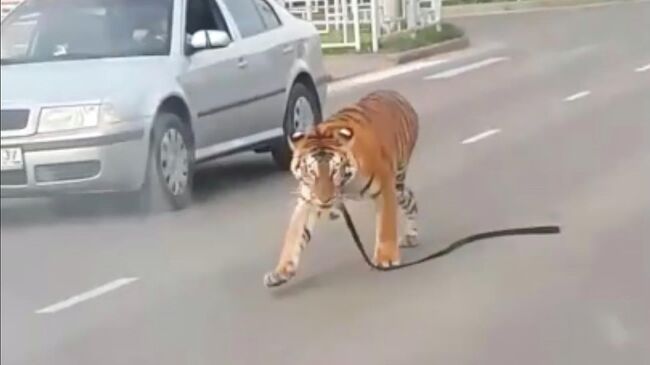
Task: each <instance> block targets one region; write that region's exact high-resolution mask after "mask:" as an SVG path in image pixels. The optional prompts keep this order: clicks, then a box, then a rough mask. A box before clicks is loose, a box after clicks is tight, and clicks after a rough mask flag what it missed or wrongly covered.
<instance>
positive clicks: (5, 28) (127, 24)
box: [1, 0, 172, 64]
mask: <svg viewBox="0 0 650 365" xmlns="http://www.w3.org/2000/svg"><path fill="white" fill-rule="evenodd" d="M171 13H172V0H28V1H26V2H25V3H24V4H23V5H21V6H19V7H18V8H17V9H16V10H15V11H14V12H12V13H11V14H9V15H8V16H7V18H6V19H4V20H3V22H2V56H1V58H2V64H16V63H33V62H53V61H61V60H79V59H88V58H105V57H132V56H156V55H165V54H168V53H169V49H170V28H171Z"/></svg>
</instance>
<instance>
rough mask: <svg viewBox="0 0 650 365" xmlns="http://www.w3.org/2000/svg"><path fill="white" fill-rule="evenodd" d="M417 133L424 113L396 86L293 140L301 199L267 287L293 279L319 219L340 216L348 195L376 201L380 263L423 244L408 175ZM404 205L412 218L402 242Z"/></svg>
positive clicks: (294, 168)
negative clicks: (400, 228) (400, 224)
mask: <svg viewBox="0 0 650 365" xmlns="http://www.w3.org/2000/svg"><path fill="white" fill-rule="evenodd" d="M418 133H419V117H418V114H417V112H416V111H415V109H414V108H413V106H412V105H411V104H410V103H409V102H408V100H407V99H406V98H405V97H404V96H403V95H401V94H400V93H399V92H397V91H393V90H383V89H382V90H377V91H374V92H371V93H369V94H367V95H365V96H364V97H362V98H361V99H359V100H357V101H356V102H355V103H352V104H350V105H348V106H346V107H343V108H342V109H340V110H338V111H337V112H336V113H334V114H333V115H332V116H330V117H329V118H327V119H326V120H324V121H323V122H321V123H318V124H316V125H315V126H313V127H312V128H311V129H309V130H307V131H297V132H295V133H293V134H291V135H290V136H289V137H288V144H289V147H290V149H291V151H292V153H293V157H292V160H291V164H290V169H291V172H292V174H293V176H294V177H295V178H296V180H297V181H298V191H297V195H298V199H297V202H296V205H295V208H294V210H293V213H292V215H291V218H290V222H289V226H288V228H287V229H286V232H285V235H284V244H283V247H282V250H281V253H280V257H279V260H278V263H277V266H276V267H275V269H274V270H273V271H270V272H268V273H267V274H265V275H264V284H265V286H267V287H276V286H280V285H282V284H284V283H286V282H288V281H289V280H290V279H291V278H293V277H294V276H295V274H296V272H297V269H298V264H299V260H300V255H301V253H302V251H303V250H304V249H305V247H306V246H307V245H308V243H309V242H310V240H311V238H312V230H313V228H314V226H315V223H316V221H317V220H318V219H319V218H321V217H323V216H326V217H329V218H330V219H337V218H338V217H339V213H340V209H341V207H342V204H343V202H344V201H345V200H357V201H359V200H368V199H369V200H372V201H374V203H375V204H374V205H375V209H376V212H377V214H376V239H375V248H374V256H373V260H374V263H375V264H376V265H378V266H380V267H391V266H394V265H399V263H400V247H415V246H417V245H418V239H417V236H418V227H417V215H418V204H417V202H416V199H415V195H414V193H413V191H412V190H411V189H410V188H409V187H408V186H407V185H406V182H405V180H406V174H407V169H408V166H409V161H410V160H411V156H412V154H413V151H414V148H415V144H416V141H417V138H418ZM398 207H399V208H400V209H401V211H402V213H403V214H404V216H405V218H406V222H405V231H406V232H405V235H404V236H403V238H402V240H401V242H400V243H399V244H398V242H397V241H398V240H397V222H398Z"/></svg>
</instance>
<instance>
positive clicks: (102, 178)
mask: <svg viewBox="0 0 650 365" xmlns="http://www.w3.org/2000/svg"><path fill="white" fill-rule="evenodd" d="M145 125H146V124H145V123H121V124H120V125H118V126H117V127H112V128H110V129H93V130H89V131H75V132H68V133H56V134H47V135H32V136H27V137H14V138H2V141H1V145H2V147H3V148H6V147H18V148H20V149H21V150H22V154H23V169H22V170H12V171H2V172H1V179H0V180H1V181H0V191H1V196H2V197H3V198H5V197H7V198H12V197H33V196H47V195H58V194H79V193H103V192H119V191H134V190H137V189H138V188H140V186H141V185H142V182H143V181H144V176H145V170H146V164H147V158H148V150H149V148H148V147H149V146H148V144H149V138H148V134H147V133H145V127H144V126H145Z"/></svg>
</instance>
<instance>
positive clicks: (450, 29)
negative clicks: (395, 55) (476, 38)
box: [379, 22, 465, 52]
mask: <svg viewBox="0 0 650 365" xmlns="http://www.w3.org/2000/svg"><path fill="white" fill-rule="evenodd" d="M464 34H465V32H464V31H463V30H462V29H461V28H459V27H457V26H455V25H454V24H451V23H444V22H443V23H442V29H441V31H440V32H438V30H437V27H436V26H435V25H431V26H427V27H424V28H420V29H417V30H410V31H404V32H399V33H395V34H391V35H388V36H386V37H384V38H382V39H381V40H380V41H379V50H380V52H402V51H406V50H409V49H414V48H419V47H424V46H428V45H431V44H436V43H440V42H444V41H447V40H450V39H455V38H459V37H462V36H463V35H464Z"/></svg>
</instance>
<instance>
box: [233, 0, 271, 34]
mask: <svg viewBox="0 0 650 365" xmlns="http://www.w3.org/2000/svg"><path fill="white" fill-rule="evenodd" d="M224 2H225V3H226V6H227V7H228V10H229V11H230V14H231V15H232V17H233V19H234V20H235V23H237V27H238V28H239V33H241V36H242V38H246V37H251V36H254V35H256V34H259V33H262V32H264V31H265V30H266V26H265V25H264V21H263V20H262V16H261V15H260V13H259V11H258V10H257V8H256V6H255V4H254V3H253V0H224Z"/></svg>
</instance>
